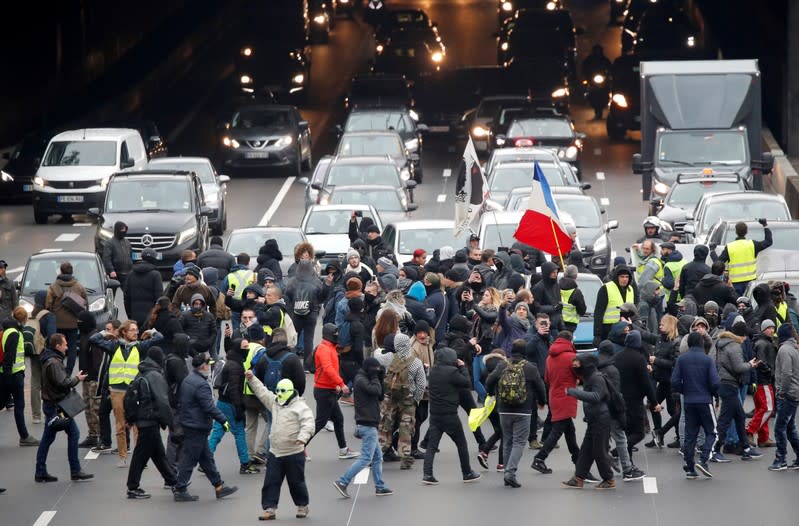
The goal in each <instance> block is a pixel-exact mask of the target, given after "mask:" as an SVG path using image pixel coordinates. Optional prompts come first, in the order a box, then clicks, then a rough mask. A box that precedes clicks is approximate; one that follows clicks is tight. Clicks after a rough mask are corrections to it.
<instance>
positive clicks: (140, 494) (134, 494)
mask: <svg viewBox="0 0 799 526" xmlns="http://www.w3.org/2000/svg"><path fill="white" fill-rule="evenodd" d="M128 498H129V499H139V500H144V499H149V498H150V494H149V493H147V492H145V491H144V490H143V489H141V488H136V489H129V490H128Z"/></svg>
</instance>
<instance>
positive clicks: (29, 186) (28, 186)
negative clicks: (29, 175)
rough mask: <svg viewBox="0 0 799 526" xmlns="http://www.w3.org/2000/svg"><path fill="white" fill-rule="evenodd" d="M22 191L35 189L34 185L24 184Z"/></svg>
mask: <svg viewBox="0 0 799 526" xmlns="http://www.w3.org/2000/svg"><path fill="white" fill-rule="evenodd" d="M22 191H23V192H32V191H33V185H32V184H23V185H22Z"/></svg>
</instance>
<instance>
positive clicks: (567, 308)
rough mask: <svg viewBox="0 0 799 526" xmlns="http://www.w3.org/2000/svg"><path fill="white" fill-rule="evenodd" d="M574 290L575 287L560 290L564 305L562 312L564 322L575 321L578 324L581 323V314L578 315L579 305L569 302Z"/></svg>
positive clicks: (561, 300)
mask: <svg viewBox="0 0 799 526" xmlns="http://www.w3.org/2000/svg"><path fill="white" fill-rule="evenodd" d="M574 291H575V289H570V290H563V289H561V290H560V302H561V304H562V305H563V310H562V311H561V313H560V314H561V316H562V317H563V323H574V324H575V325H576V324H578V323H580V316H578V315H577V307H575V306H574V305H572V304H571V303H569V300H570V299H571V297H572V294H574Z"/></svg>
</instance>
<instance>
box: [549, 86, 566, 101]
mask: <svg viewBox="0 0 799 526" xmlns="http://www.w3.org/2000/svg"><path fill="white" fill-rule="evenodd" d="M568 94H569V90H568V89H566V88H558V89H556V90H555V91H553V92H552V98H553V99H560V98H562V97H565V96H566V95H568Z"/></svg>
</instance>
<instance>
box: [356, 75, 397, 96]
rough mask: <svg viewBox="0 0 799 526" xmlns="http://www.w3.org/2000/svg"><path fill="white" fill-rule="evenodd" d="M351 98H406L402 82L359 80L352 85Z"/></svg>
mask: <svg viewBox="0 0 799 526" xmlns="http://www.w3.org/2000/svg"><path fill="white" fill-rule="evenodd" d="M352 96H353V97H385V96H389V97H403V98H404V97H407V96H408V88H407V86H406V85H405V81H403V80H384V79H360V80H358V81H357V82H354V83H353V84H352Z"/></svg>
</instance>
